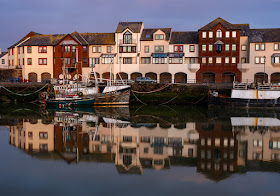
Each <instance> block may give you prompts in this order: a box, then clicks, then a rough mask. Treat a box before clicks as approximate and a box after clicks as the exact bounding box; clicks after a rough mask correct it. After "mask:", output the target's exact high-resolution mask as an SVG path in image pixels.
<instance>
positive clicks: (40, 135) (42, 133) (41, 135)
mask: <svg viewBox="0 0 280 196" xmlns="http://www.w3.org/2000/svg"><path fill="white" fill-rule="evenodd" d="M39 137H40V139H48V133H47V132H40V133H39Z"/></svg>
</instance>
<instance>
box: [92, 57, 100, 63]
mask: <svg viewBox="0 0 280 196" xmlns="http://www.w3.org/2000/svg"><path fill="white" fill-rule="evenodd" d="M92 63H93V64H100V61H99V58H92Z"/></svg>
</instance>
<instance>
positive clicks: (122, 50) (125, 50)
mask: <svg viewBox="0 0 280 196" xmlns="http://www.w3.org/2000/svg"><path fill="white" fill-rule="evenodd" d="M135 52H136V46H120V53H135Z"/></svg>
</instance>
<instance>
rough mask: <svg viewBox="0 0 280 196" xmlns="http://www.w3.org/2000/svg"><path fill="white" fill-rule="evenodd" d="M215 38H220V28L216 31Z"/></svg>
mask: <svg viewBox="0 0 280 196" xmlns="http://www.w3.org/2000/svg"><path fill="white" fill-rule="evenodd" d="M216 38H222V31H221V30H218V31H216Z"/></svg>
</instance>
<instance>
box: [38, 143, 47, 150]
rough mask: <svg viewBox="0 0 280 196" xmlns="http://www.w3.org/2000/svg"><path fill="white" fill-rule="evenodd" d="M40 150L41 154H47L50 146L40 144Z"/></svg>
mask: <svg viewBox="0 0 280 196" xmlns="http://www.w3.org/2000/svg"><path fill="white" fill-rule="evenodd" d="M39 148H40V152H47V151H48V144H40V145H39Z"/></svg>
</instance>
